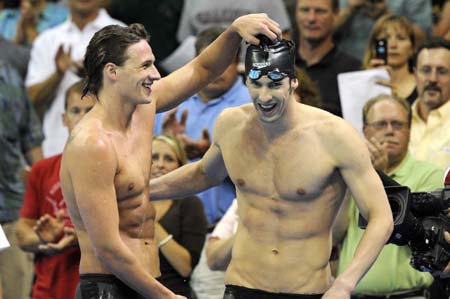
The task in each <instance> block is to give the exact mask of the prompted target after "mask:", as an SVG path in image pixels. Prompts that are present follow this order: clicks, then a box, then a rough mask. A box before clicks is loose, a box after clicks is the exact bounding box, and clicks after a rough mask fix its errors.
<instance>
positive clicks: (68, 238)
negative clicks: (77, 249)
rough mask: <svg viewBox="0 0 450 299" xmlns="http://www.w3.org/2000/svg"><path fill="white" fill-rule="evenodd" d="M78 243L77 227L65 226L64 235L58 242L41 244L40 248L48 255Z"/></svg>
mask: <svg viewBox="0 0 450 299" xmlns="http://www.w3.org/2000/svg"><path fill="white" fill-rule="evenodd" d="M77 244H78V239H77V235H76V234H75V229H73V228H72V227H64V235H63V237H62V238H61V239H60V240H59V241H58V242H56V243H46V244H41V245H39V250H40V251H41V252H42V253H44V254H46V255H55V254H59V253H61V252H63V251H64V250H66V249H67V248H69V247H72V246H75V245H77Z"/></svg>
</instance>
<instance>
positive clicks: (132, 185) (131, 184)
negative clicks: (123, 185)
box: [128, 183, 134, 191]
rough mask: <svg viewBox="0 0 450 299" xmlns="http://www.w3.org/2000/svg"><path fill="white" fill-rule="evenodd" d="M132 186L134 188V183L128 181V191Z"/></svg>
mask: <svg viewBox="0 0 450 299" xmlns="http://www.w3.org/2000/svg"><path fill="white" fill-rule="evenodd" d="M133 188H134V184H133V183H130V184H129V185H128V191H131V190H133Z"/></svg>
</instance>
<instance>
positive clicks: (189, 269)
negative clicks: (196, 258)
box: [178, 265, 192, 278]
mask: <svg viewBox="0 0 450 299" xmlns="http://www.w3.org/2000/svg"><path fill="white" fill-rule="evenodd" d="M178 273H179V274H180V275H181V276H182V277H183V278H189V277H190V276H191V273H192V267H191V266H190V265H189V266H186V267H185V268H184V269H180V271H179V272H178Z"/></svg>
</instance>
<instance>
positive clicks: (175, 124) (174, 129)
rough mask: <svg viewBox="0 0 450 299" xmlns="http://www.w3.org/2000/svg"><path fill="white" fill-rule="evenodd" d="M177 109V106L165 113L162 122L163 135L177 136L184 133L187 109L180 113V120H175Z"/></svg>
mask: <svg viewBox="0 0 450 299" xmlns="http://www.w3.org/2000/svg"><path fill="white" fill-rule="evenodd" d="M177 111H178V108H174V109H172V110H170V111H169V112H167V114H166V115H165V117H164V120H163V124H162V128H163V133H164V134H165V135H172V136H177V135H181V134H184V132H185V130H186V120H187V117H188V111H187V110H184V111H183V113H181V119H180V121H178V120H177V116H176V113H177Z"/></svg>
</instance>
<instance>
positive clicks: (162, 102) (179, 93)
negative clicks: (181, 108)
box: [153, 58, 209, 113]
mask: <svg viewBox="0 0 450 299" xmlns="http://www.w3.org/2000/svg"><path fill="white" fill-rule="evenodd" d="M208 78H209V73H208V71H207V70H206V69H205V68H203V67H202V65H201V64H200V63H199V60H198V59H197V58H194V59H193V60H192V61H191V62H189V63H188V64H186V65H185V66H183V67H181V68H180V69H178V70H176V71H174V72H172V73H171V74H170V75H168V76H166V77H164V78H163V79H161V80H159V81H158V82H157V83H156V84H155V87H154V91H153V93H154V97H155V99H156V111H157V112H158V113H160V112H164V111H168V110H170V109H171V108H174V107H175V106H177V105H178V104H179V103H180V102H181V101H183V100H185V99H187V98H189V97H190V96H192V95H193V94H194V93H195V92H197V91H198V90H199V89H200V88H201V87H202V86H203V85H205V84H206V82H207V80H208Z"/></svg>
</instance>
